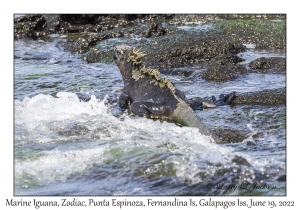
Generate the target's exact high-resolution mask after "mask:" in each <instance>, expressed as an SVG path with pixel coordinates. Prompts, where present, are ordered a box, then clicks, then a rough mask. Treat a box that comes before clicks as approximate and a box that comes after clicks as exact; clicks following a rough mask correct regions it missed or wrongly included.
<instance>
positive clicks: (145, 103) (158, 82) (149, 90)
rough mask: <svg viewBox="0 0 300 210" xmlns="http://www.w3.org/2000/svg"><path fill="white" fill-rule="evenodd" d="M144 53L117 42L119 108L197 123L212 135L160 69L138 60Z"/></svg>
mask: <svg viewBox="0 0 300 210" xmlns="http://www.w3.org/2000/svg"><path fill="white" fill-rule="evenodd" d="M143 56H145V54H143V53H141V52H139V50H135V49H133V48H132V47H130V46H126V45H120V46H117V47H116V49H115V50H114V53H113V58H114V59H115V62H116V64H117V65H118V67H119V69H120V72H121V74H122V77H123V80H124V88H123V91H122V94H121V96H120V98H119V106H120V108H121V109H126V108H128V109H130V110H131V112H133V113H134V114H136V115H139V116H145V117H150V118H159V119H167V120H170V121H172V122H176V123H179V124H181V125H184V126H189V127H196V128H198V129H199V131H200V133H202V134H204V135H210V136H212V137H213V139H214V140H215V141H216V142H220V140H219V139H218V138H217V137H216V136H214V135H213V134H212V133H210V132H209V130H208V129H207V128H206V127H205V126H204V124H203V123H202V122H201V121H200V120H199V119H198V117H197V115H196V113H195V112H194V111H193V109H192V108H191V107H190V105H189V104H188V100H187V99H186V97H185V95H184V94H183V93H182V92H181V91H179V90H178V89H176V88H175V86H174V85H173V84H172V83H171V82H170V81H168V80H167V79H166V78H159V77H158V75H159V72H158V71H157V70H154V69H146V68H145V65H144V64H143V62H142V61H141V60H140V58H141V57H143Z"/></svg>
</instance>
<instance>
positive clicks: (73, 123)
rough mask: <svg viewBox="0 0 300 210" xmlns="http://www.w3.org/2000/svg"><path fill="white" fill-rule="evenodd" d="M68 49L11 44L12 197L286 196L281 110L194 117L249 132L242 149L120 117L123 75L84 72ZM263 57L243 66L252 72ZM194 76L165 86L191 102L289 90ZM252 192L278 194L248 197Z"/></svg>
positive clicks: (252, 54) (267, 79)
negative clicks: (232, 94)
mask: <svg viewBox="0 0 300 210" xmlns="http://www.w3.org/2000/svg"><path fill="white" fill-rule="evenodd" d="M66 39H67V37H66V36H52V38H51V40H50V42H43V41H32V40H26V39H24V40H18V41H15V65H14V85H15V92H14V94H15V95H14V98H15V140H14V145H15V149H14V156H15V170H14V173H15V180H14V181H15V195H285V193H286V188H285V186H286V182H285V174H286V172H285V169H286V158H285V149H286V144H285V140H286V137H285V130H286V128H285V109H286V107H285V106H283V105H281V106H276V107H263V106H252V107H250V106H239V107H230V106H225V107H220V108H217V109H209V110H204V111H197V114H198V116H199V117H200V118H201V119H202V120H203V121H204V123H205V124H206V125H208V126H213V125H215V124H217V125H219V126H223V127H235V128H236V129H244V130H248V131H249V135H248V136H247V138H246V139H245V140H244V141H243V142H241V143H232V144H215V143H213V142H212V140H211V139H210V138H209V137H206V136H203V135H201V134H200V133H199V132H198V130H197V129H195V128H189V127H180V126H177V125H175V124H173V123H168V122H160V121H153V120H151V119H145V118H139V117H134V116H128V115H127V114H126V113H122V112H120V111H119V109H118V108H117V107H116V100H117V98H118V95H119V94H120V90H121V89H122V87H123V81H122V78H121V75H120V73H119V70H118V68H117V66H116V65H113V64H101V63H94V64H87V63H85V62H84V61H82V59H81V58H80V57H79V56H77V55H74V54H71V53H69V52H65V51H63V50H62V48H60V47H59V46H60V43H63V42H65V41H66ZM261 53H262V52H257V51H255V50H254V49H249V50H248V51H247V52H246V53H244V54H243V55H242V56H243V57H244V58H246V57H247V58H248V59H246V61H245V63H247V62H250V61H251V60H253V59H255V58H256V57H260V56H261ZM263 53H264V56H265V55H267V56H268V55H269V56H273V54H270V53H268V52H263ZM279 56H285V55H283V54H279ZM197 71H201V69H199V70H197V69H196V73H197ZM196 73H195V75H194V77H190V78H188V79H187V78H185V77H183V76H170V75H168V76H167V77H168V78H169V79H170V80H171V81H172V82H174V83H175V85H176V86H177V87H178V88H179V89H180V90H182V91H183V92H185V93H186V95H187V97H194V96H211V95H215V96H217V95H219V94H221V93H229V92H231V91H238V92H249V91H256V90H261V89H269V88H280V87H284V86H285V81H286V79H285V75H284V74H258V73H249V74H246V75H244V76H241V77H240V78H238V79H237V80H234V81H232V82H228V83H223V84H216V83H207V82H204V81H203V80H202V79H201V78H200V77H197V74H196ZM78 96H79V98H80V99H85V98H88V99H89V98H91V100H89V101H88V100H80V99H79V98H78ZM234 119H238V121H237V123H235V121H234ZM260 133H262V134H261V135H259V137H257V138H253V136H254V135H256V134H260ZM249 142H250V143H249ZM243 183H248V187H247V188H246V189H243V188H242V187H241V186H242V184H243ZM255 183H257V184H261V185H262V184H263V183H266V184H268V185H270V186H272V187H274V186H275V189H272V190H270V189H252V188H253V186H254V184H255ZM222 184H223V185H222ZM230 185H237V186H238V187H237V188H236V189H235V190H233V189H232V188H230ZM226 186H227V187H226ZM244 186H245V185H244Z"/></svg>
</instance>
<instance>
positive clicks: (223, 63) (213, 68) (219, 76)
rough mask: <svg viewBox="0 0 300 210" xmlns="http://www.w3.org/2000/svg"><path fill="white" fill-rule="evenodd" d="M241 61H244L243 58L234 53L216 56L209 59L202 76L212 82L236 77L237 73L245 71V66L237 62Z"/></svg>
mask: <svg viewBox="0 0 300 210" xmlns="http://www.w3.org/2000/svg"><path fill="white" fill-rule="evenodd" d="M242 61H244V59H242V58H240V57H238V56H236V55H234V54H225V55H219V56H216V57H214V58H213V59H211V61H210V64H209V65H208V68H207V70H206V71H205V72H203V74H202V78H203V79H204V80H207V81H212V82H226V81H229V80H233V79H235V78H237V77H238V75H239V74H241V73H243V72H246V68H245V67H244V66H242V65H240V64H238V63H239V62H242Z"/></svg>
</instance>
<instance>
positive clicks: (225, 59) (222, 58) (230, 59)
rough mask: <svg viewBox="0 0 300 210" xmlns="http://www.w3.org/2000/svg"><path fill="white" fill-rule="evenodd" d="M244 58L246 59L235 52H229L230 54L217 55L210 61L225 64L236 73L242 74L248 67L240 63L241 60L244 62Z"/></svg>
mask: <svg viewBox="0 0 300 210" xmlns="http://www.w3.org/2000/svg"><path fill="white" fill-rule="evenodd" d="M244 60H245V59H243V58H240V57H238V56H237V55H235V54H232V53H229V54H224V55H218V56H216V57H215V58H213V59H211V61H210V63H216V64H220V65H225V66H227V67H228V68H230V69H232V70H233V71H235V72H236V73H238V74H240V73H244V72H246V68H245V67H244V66H242V65H240V64H238V63H239V62H242V61H244Z"/></svg>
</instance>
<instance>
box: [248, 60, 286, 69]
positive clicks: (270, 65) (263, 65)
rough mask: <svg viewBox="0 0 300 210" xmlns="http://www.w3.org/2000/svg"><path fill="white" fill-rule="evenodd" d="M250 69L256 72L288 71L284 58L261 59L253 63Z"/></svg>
mask: <svg viewBox="0 0 300 210" xmlns="http://www.w3.org/2000/svg"><path fill="white" fill-rule="evenodd" d="M249 67H250V68H251V69H254V70H261V72H266V71H268V70H277V71H286V59H285V58H282V57H271V58H265V57H261V58H258V59H256V60H254V61H251V62H250V63H249Z"/></svg>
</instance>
